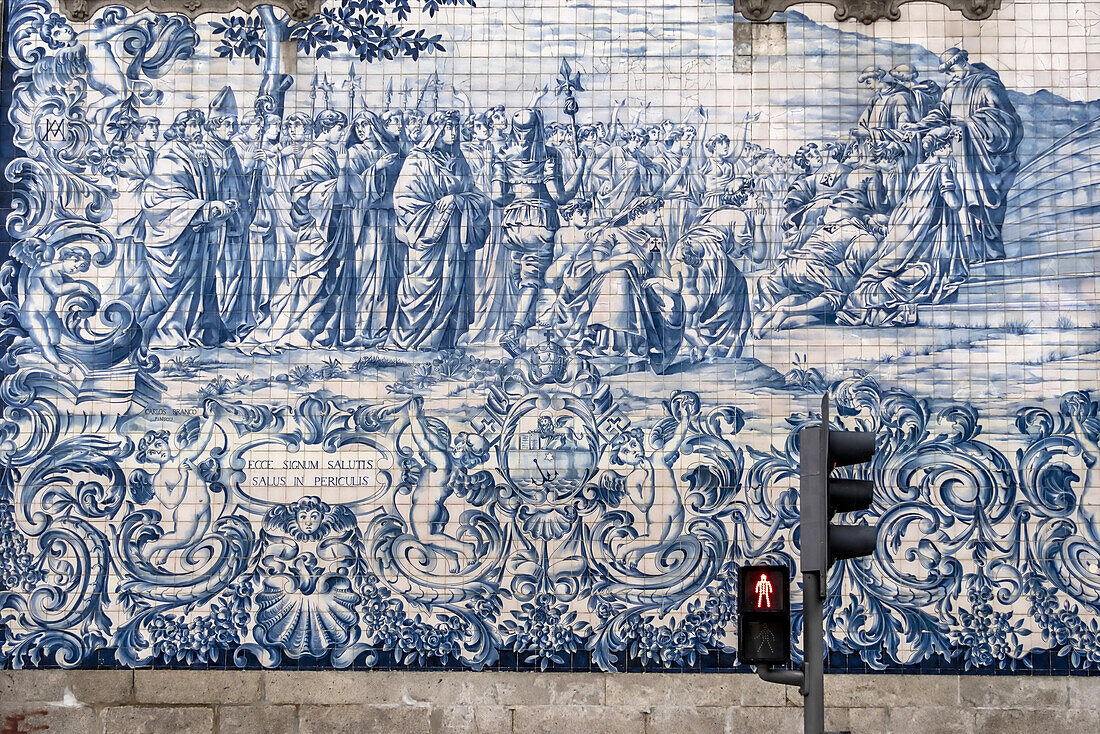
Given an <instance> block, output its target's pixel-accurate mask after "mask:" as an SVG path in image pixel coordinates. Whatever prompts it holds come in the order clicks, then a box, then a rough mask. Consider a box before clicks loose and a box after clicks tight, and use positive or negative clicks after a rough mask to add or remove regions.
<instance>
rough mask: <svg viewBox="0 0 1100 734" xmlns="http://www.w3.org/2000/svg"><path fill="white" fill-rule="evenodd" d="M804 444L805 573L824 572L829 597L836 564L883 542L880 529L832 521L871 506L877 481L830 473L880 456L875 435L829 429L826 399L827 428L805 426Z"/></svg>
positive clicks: (823, 412) (802, 534) (826, 400)
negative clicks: (829, 579)
mask: <svg viewBox="0 0 1100 734" xmlns="http://www.w3.org/2000/svg"><path fill="white" fill-rule="evenodd" d="M800 444H801V456H802V480H801V493H800V494H801V497H800V509H801V515H802V517H801V527H800V544H801V547H802V572H803V573H809V572H818V573H820V574H821V585H820V594H821V598H824V597H825V589H826V586H827V584H826V583H825V574H826V573H827V572H828V570H829V567H830V566H832V565H833V562H834V561H838V560H843V559H846V558H858V557H860V556H866V555H870V554H871V553H873V552H874V550H875V546H876V544H877V535H878V532H877V528H876V527H875V526H874V525H847V524H836V523H830V522H829V521H830V520H831V519H832V516H833V515H835V514H836V513H838V512H858V511H859V510H866V509H867V508H869V507H870V506H871V502H872V501H873V499H874V492H875V485H874V482H872V481H868V480H863V479H841V478H833V477H830V473H831V472H832V471H833V470H834V469H836V468H837V467H841V466H849V465H851V464H862V463H864V462H867V461H870V460H871V458H872V457H874V455H875V434H873V433H870V432H869V431H838V430H834V429H832V428H829V396H828V395H826V396H825V397H824V398H822V400H821V425H820V426H807V427H806V428H803V429H802V433H801V434H800Z"/></svg>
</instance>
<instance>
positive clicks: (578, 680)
mask: <svg viewBox="0 0 1100 734" xmlns="http://www.w3.org/2000/svg"><path fill="white" fill-rule="evenodd" d="M1098 695H1100V679H1097V678H1090V677H1033V676H945V675H831V676H828V677H827V679H826V726H827V727H828V728H829V729H831V730H838V731H839V730H850V731H851V732H853V733H858V732H865V733H868V734H870V733H872V732H873V733H874V734H1016V733H1017V732H1019V733H1020V734H1057V733H1060V732H1094V731H1098V730H1100V708H1098V707H1097V706H1096V701H1097V696H1098ZM801 700H802V699H801V697H800V696H799V695H798V693H797V691H796V690H794V689H789V688H785V687H783V686H778V685H774V684H769V683H764V682H763V681H761V680H760V679H758V678H756V677H755V676H752V675H738V674H713V675H683V674H663V673H651V674H626V673H624V674H589V673H458V672H365V673H358V672H356V673H343V672H331V671H226V670H203V671H198V670H194V671H158V670H137V671H123V670H112V671H60V670H34V671H5V672H2V673H0V732H4V734H8V733H9V732H10V734H23V732H39V731H50V732H59V733H63V734H562V733H563V732H564V733H567V734H756V733H757V732H759V733H760V734H772V733H773V732H796V731H801V726H802V709H801Z"/></svg>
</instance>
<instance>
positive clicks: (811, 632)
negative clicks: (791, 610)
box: [802, 571, 825, 734]
mask: <svg viewBox="0 0 1100 734" xmlns="http://www.w3.org/2000/svg"><path fill="white" fill-rule="evenodd" d="M824 614H825V613H824V604H823V603H822V601H821V574H820V573H818V572H817V571H810V572H808V573H807V572H803V574H802V656H803V660H802V671H803V675H804V676H805V678H806V681H805V683H803V685H802V699H803V708H802V731H803V734H821V733H822V732H824V731H825V661H824V657H825V630H824Z"/></svg>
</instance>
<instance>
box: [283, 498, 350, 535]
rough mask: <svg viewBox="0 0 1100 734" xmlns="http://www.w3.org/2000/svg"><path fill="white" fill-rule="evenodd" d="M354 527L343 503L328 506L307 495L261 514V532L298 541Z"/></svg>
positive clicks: (341, 531) (340, 532)
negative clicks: (262, 525)
mask: <svg viewBox="0 0 1100 734" xmlns="http://www.w3.org/2000/svg"><path fill="white" fill-rule="evenodd" d="M353 527H355V515H354V514H353V513H352V511H351V510H349V509H348V508H347V507H345V506H344V505H330V504H328V503H327V502H322V501H321V498H320V497H317V496H314V495H308V496H306V497H302V498H301V499H299V500H298V501H297V502H292V503H291V504H289V505H279V506H278V507H274V508H272V509H271V510H269V511H268V513H267V515H265V516H264V532H265V533H267V534H268V535H271V536H276V535H282V536H285V537H288V538H292V539H294V540H296V541H301V542H314V541H318V540H322V539H324V538H327V537H329V536H337V535H339V536H342V535H344V534H345V533H346V532H347V531H348V530H349V529H351V528H353Z"/></svg>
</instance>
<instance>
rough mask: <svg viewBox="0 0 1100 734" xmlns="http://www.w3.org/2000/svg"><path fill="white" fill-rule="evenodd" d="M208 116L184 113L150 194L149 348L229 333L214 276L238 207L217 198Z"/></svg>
mask: <svg viewBox="0 0 1100 734" xmlns="http://www.w3.org/2000/svg"><path fill="white" fill-rule="evenodd" d="M203 123H204V115H203V113H202V112H201V111H200V110H187V111H184V112H181V113H180V114H179V115H177V116H176V120H175V122H174V123H173V124H172V127H171V128H170V129H169V130H168V132H167V133H166V134H165V138H166V139H167V140H168V142H167V143H165V145H164V147H163V148H161V149H160V151H158V153H157V158H156V161H155V162H154V163H153V172H152V175H151V176H150V177H149V180H148V181H147V182H146V184H145V191H144V192H143V194H142V199H141V202H142V204H141V206H142V212H143V213H144V215H145V223H146V230H145V249H146V252H147V254H148V264H149V273H150V279H149V296H148V298H147V299H146V300H145V307H144V308H143V309H142V313H141V315H140V321H141V324H142V330H143V331H144V334H145V345H146V346H147V347H161V348H180V347H187V346H215V345H217V344H219V343H221V341H222V340H223V339H224V336H225V328H224V326H223V324H222V320H221V315H220V314H219V312H218V301H217V297H216V295H215V291H214V281H215V267H216V265H217V254H218V250H219V248H220V245H221V238H222V236H223V234H222V223H223V222H224V221H225V219H226V218H228V217H229V216H230V214H231V213H232V209H233V206H232V205H231V204H230V203H229V202H224V201H220V200H218V198H217V195H218V193H217V192H218V184H217V179H216V177H215V173H214V167H213V165H212V164H211V162H210V156H209V154H208V153H207V149H206V145H205V143H204V142H203V138H202V129H203Z"/></svg>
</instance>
